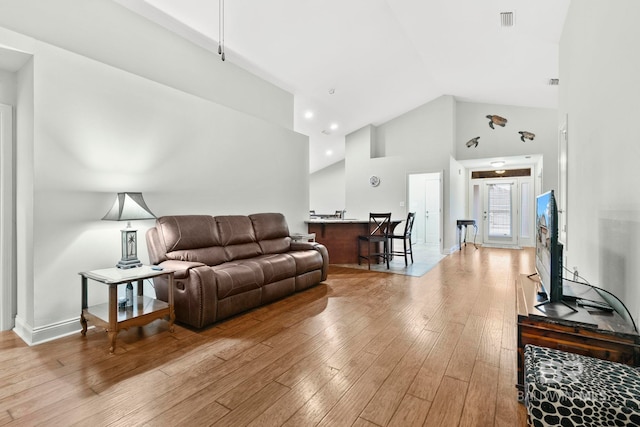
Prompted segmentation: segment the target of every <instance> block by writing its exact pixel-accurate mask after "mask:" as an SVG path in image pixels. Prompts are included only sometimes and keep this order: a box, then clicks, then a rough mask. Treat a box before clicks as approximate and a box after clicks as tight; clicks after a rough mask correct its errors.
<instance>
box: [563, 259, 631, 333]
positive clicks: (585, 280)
mask: <svg viewBox="0 0 640 427" xmlns="http://www.w3.org/2000/svg"><path fill="white" fill-rule="evenodd" d="M562 267H563V268H564V269H565V270H567V271H568V272H569V273H571V274H572V275H574V276H575V277H577V278H579V279H581V280H583V281H584V283H586V284H587V285H589V286H591V287H592V288H594V289H597V290H598V291H602V292H605V293H607V294H609V295H611V296H612V297H613V298H615V299H616V300H617V301H620V304H622V306H623V307H624V309H625V311H626V312H627V315H628V316H629V319H631V324H632V325H633V330H634V331H636V332H638V327H637V326H636V322H635V321H634V320H633V316H632V315H631V313H630V312H629V309H628V308H627V306H626V305H625V303H623V302H622V301H621V300H620V298H618V297H617V296H615V295H614V294H612V293H611V292H609V291H608V290H606V289H602V288H600V287H598V286H596V285H592V284H591V283H589V281H588V280H587V279H585V278H584V277H582V276H580V275H579V274H578V273H577V270H575V271H571V270H569V269H568V268H567V267H565V266H564V265H563V266H562ZM575 281H577V280H574V282H575Z"/></svg>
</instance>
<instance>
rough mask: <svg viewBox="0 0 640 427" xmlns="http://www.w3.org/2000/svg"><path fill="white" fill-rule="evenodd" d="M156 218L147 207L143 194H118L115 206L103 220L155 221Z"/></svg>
mask: <svg viewBox="0 0 640 427" xmlns="http://www.w3.org/2000/svg"><path fill="white" fill-rule="evenodd" d="M155 217H156V216H155V215H154V214H153V213H152V212H151V210H150V209H149V208H148V207H147V204H146V203H145V202H144V199H143V198H142V193H118V195H117V196H116V200H115V202H113V206H112V207H111V209H109V212H107V214H106V215H105V216H104V217H103V218H102V219H104V220H108V221H131V220H135V219H153V218H155Z"/></svg>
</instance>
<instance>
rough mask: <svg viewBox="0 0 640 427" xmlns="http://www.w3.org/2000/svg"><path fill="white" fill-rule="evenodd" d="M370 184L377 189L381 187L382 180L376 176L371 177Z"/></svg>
mask: <svg viewBox="0 0 640 427" xmlns="http://www.w3.org/2000/svg"><path fill="white" fill-rule="evenodd" d="M369 184H371V186H372V187H377V186H378V185H380V178H378V177H377V176H375V175H371V178H369Z"/></svg>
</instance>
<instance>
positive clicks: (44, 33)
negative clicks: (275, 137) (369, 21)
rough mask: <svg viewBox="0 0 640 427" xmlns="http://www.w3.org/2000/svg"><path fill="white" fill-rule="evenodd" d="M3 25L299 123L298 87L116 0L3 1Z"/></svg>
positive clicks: (263, 114)
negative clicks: (277, 82)
mask: <svg viewBox="0 0 640 427" xmlns="http://www.w3.org/2000/svg"><path fill="white" fill-rule="evenodd" d="M0 27H4V28H6V29H10V30H13V31H15V32H17V33H20V34H24V35H28V36H30V37H33V38H34V39H36V40H42V41H46V42H47V43H49V44H52V45H55V46H58V47H62V48H64V49H66V50H70V51H72V52H76V53H78V54H80V55H82V56H85V57H87V58H93V59H95V60H97V61H99V62H102V63H105V64H110V65H113V66H114V67H117V68H119V69H122V70H126V71H129V72H131V73H133V74H136V75H139V76H143V77H145V78H147V79H149V80H153V81H156V82H159V83H162V84H164V85H166V86H170V87H174V88H177V89H180V90H182V91H184V92H187V93H190V94H193V95H196V96H198V97H202V98H205V99H209V100H211V101H214V102H216V103H219V104H223V105H226V106H228V107H230V108H233V109H235V110H238V111H242V112H245V113H248V114H250V115H252V116H256V117H260V118H264V119H266V120H268V121H270V122H272V123H276V124H279V125H281V126H284V127H286V128H288V129H293V95H292V94H291V93H288V92H286V91H284V90H282V89H280V88H278V87H276V86H274V85H272V84H270V83H268V82H266V81H264V80H262V79H260V78H259V77H256V76H255V75H253V74H251V73H249V72H248V71H245V70H244V69H242V68H240V67H237V66H235V65H234V64H233V58H230V57H229V55H227V61H225V62H222V61H221V60H220V58H219V56H218V55H216V54H211V53H212V52H210V51H207V50H205V49H203V48H202V47H199V46H196V45H194V44H192V43H190V42H188V41H187V40H185V39H183V38H181V37H178V36H176V35H175V34H173V33H171V32H169V31H167V30H165V29H164V28H162V27H160V26H159V25H157V24H154V23H152V22H151V21H149V20H148V19H145V18H143V17H142V16H139V15H137V14H135V13H133V12H132V11H130V10H129V9H127V8H125V7H123V6H121V5H119V4H117V3H116V2H113V1H110V0H56V1H41V0H3V1H1V2H0ZM0 40H2V43H0V45H5V44H6V43H8V40H9V39H7V38H5V36H4V35H3V38H2V39H0ZM9 46H10V45H9ZM211 48H212V49H213V50H214V51H215V49H216V48H217V46H211Z"/></svg>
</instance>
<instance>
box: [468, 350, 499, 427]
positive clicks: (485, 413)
mask: <svg viewBox="0 0 640 427" xmlns="http://www.w3.org/2000/svg"><path fill="white" fill-rule="evenodd" d="M497 389H498V367H497V366H494V365H491V364H488V363H485V362H478V363H476V364H475V366H474V369H473V374H472V375H471V380H470V381H469V388H468V389H467V396H466V399H465V402H464V409H463V411H462V417H461V418H460V427H463V426H464V427H466V426H478V425H481V426H488V425H491V424H493V420H494V415H495V406H496V403H495V402H496V396H497Z"/></svg>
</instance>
